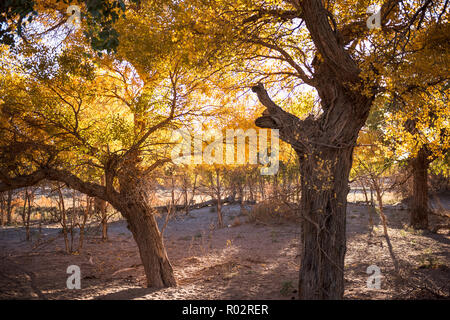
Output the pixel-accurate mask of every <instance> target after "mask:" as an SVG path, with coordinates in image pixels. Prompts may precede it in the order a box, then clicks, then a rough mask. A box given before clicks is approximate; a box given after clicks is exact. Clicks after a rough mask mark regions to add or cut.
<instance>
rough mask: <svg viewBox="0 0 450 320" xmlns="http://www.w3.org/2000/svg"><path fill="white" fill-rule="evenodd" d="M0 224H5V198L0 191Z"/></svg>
mask: <svg viewBox="0 0 450 320" xmlns="http://www.w3.org/2000/svg"><path fill="white" fill-rule="evenodd" d="M0 219H1V223H0V225H1V226H2V227H3V226H4V225H5V199H4V197H3V192H0Z"/></svg>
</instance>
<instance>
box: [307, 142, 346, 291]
mask: <svg viewBox="0 0 450 320" xmlns="http://www.w3.org/2000/svg"><path fill="white" fill-rule="evenodd" d="M352 151H353V148H352V147H349V148H343V149H325V148H324V149H321V150H318V151H317V152H315V153H314V154H306V155H299V156H300V173H301V180H302V197H301V202H300V204H301V214H302V217H303V219H302V236H301V266H300V280H299V297H300V299H341V298H342V297H343V294H344V270H343V269H344V257H345V251H346V238H345V228H346V225H345V223H346V207H347V194H348V191H349V190H350V188H349V186H348V177H349V173H350V168H351V165H352Z"/></svg>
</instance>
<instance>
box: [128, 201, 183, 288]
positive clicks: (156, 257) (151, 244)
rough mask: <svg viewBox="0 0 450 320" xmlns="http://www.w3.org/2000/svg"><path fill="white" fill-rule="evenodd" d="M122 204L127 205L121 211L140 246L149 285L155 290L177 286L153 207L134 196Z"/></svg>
mask: <svg viewBox="0 0 450 320" xmlns="http://www.w3.org/2000/svg"><path fill="white" fill-rule="evenodd" d="M130 196H131V198H130ZM133 199H134V200H133ZM122 203H127V205H126V206H123V207H121V208H120V210H121V213H122V215H123V216H124V217H125V218H126V219H127V222H128V225H129V228H130V230H131V232H132V234H133V237H134V240H135V241H136V243H137V245H138V248H139V254H140V257H141V261H142V264H143V266H144V270H145V275H146V277H147V285H148V286H149V287H153V288H164V287H172V286H176V280H175V277H174V275H173V269H172V265H171V264H170V262H169V259H168V257H167V253H166V249H165V247H164V243H163V238H162V235H161V233H160V232H159V229H158V225H157V223H156V219H155V217H154V215H153V211H152V209H151V207H149V206H148V205H147V204H146V203H145V202H143V201H141V200H139V198H137V197H134V196H133V195H128V197H127V198H126V199H123V200H122Z"/></svg>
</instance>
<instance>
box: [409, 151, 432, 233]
mask: <svg viewBox="0 0 450 320" xmlns="http://www.w3.org/2000/svg"><path fill="white" fill-rule="evenodd" d="M428 166H429V160H428V153H427V150H426V148H425V147H422V148H421V149H420V150H419V152H418V154H417V156H416V157H415V158H414V159H413V160H412V170H413V197H412V199H411V207H410V210H409V211H410V224H411V226H412V227H413V228H414V229H427V228H428Z"/></svg>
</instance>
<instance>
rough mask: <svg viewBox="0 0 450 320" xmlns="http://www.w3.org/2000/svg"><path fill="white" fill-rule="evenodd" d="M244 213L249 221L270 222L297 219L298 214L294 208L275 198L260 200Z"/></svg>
mask: <svg viewBox="0 0 450 320" xmlns="http://www.w3.org/2000/svg"><path fill="white" fill-rule="evenodd" d="M244 213H245V214H246V215H247V217H248V220H249V221H250V222H260V223H269V224H270V223H283V222H286V221H296V220H298V215H297V213H296V212H295V210H293V209H292V207H290V206H289V205H288V204H286V203H284V202H282V201H280V200H277V199H271V200H266V201H263V202H260V203H258V204H256V205H254V206H253V207H252V208H251V209H250V210H246V211H245V212H244Z"/></svg>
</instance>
